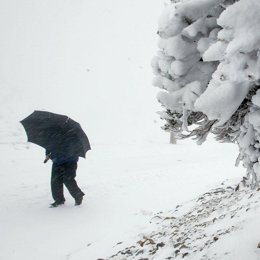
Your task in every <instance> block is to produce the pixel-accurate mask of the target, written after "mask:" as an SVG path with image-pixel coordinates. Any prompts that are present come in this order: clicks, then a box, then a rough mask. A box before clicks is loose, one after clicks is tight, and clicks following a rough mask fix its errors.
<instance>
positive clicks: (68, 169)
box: [63, 163, 85, 205]
mask: <svg viewBox="0 0 260 260" xmlns="http://www.w3.org/2000/svg"><path fill="white" fill-rule="evenodd" d="M63 167H64V173H63V183H64V184H65V186H66V188H67V189H68V191H69V193H70V194H71V196H72V197H73V198H74V199H75V203H76V205H80V204H81V202H82V199H83V196H84V195H85V194H84V192H83V191H82V190H81V189H80V188H79V186H78V184H77V182H76V180H75V177H76V170H77V163H73V164H64V165H63Z"/></svg>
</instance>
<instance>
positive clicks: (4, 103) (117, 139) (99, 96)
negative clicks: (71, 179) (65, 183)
mask: <svg viewBox="0 0 260 260" xmlns="http://www.w3.org/2000/svg"><path fill="white" fill-rule="evenodd" d="M210 2H211V4H212V3H213V2H214V1H210ZM218 2H220V1H218ZM194 3H196V1H195V2H194ZM160 8H162V3H161V2H159V1H156V0H153V1H148V0H145V1H142V2H140V1H137V0H131V1H130V0H127V1H119V0H112V1H104V0H101V1H82V0H80V1H71V0H55V1H53V0H45V1H32V0H22V1H20V0H19V1H18V0H3V1H0V24H1V26H0V35H1V41H0V58H1V63H0V82H1V96H0V104H1V109H0V120H1V125H0V154H1V156H0V164H1V168H2V170H1V172H0V176H1V189H0V204H1V207H0V231H1V236H0V245H1V250H0V259H3V260H25V259H26V260H35V259H37V260H46V259H48V260H62V259H63V260H64V259H70V260H82V259H87V260H94V259H98V258H106V257H109V256H110V255H112V254H113V253H115V252H116V251H117V249H118V247H116V248H115V246H116V245H117V244H118V243H121V242H122V244H120V246H121V247H122V248H123V247H124V246H125V245H126V244H129V243H132V242H136V237H137V235H138V234H139V233H141V232H145V231H147V230H149V228H150V227H149V220H150V218H151V217H152V216H153V214H155V213H157V212H159V211H168V210H171V209H173V208H174V207H175V206H176V205H178V204H180V203H183V202H185V201H188V200H191V199H193V198H194V197H195V196H198V195H199V194H201V193H203V192H206V191H207V190H208V189H211V188H214V187H215V186H216V185H218V184H219V183H221V182H222V181H223V180H226V179H232V181H234V182H235V183H236V182H238V181H239V180H240V178H241V177H242V175H243V173H244V169H242V168H235V167H234V161H235V156H236V153H237V151H236V147H235V146H233V145H230V144H225V145H224V144H217V143H216V142H214V141H213V140H212V139H210V140H209V142H208V143H207V144H205V145H203V146H197V145H196V144H195V143H193V142H191V141H189V140H188V141H185V142H182V143H178V144H177V145H170V144H168V142H169V140H168V139H169V137H168V135H167V134H165V133H164V132H162V131H161V130H160V127H159V125H160V124H159V123H158V122H157V121H156V120H157V116H156V111H157V110H159V109H158V105H157V101H156V99H155V90H153V88H152V87H151V77H152V76H151V69H150V58H151V57H152V55H153V53H154V50H155V49H156V34H155V32H156V27H157V24H156V18H157V17H158V10H160ZM201 11H203V10H201ZM195 85H196V84H195ZM195 85H193V86H194V87H196V90H198V91H199V86H195ZM191 86H192V85H191ZM192 100H193V99H192ZM190 105H193V103H191V104H190ZM36 109H43V110H50V111H52V112H56V113H61V114H66V115H69V116H71V117H72V118H73V119H75V120H77V121H79V122H80V123H81V125H82V127H83V128H84V129H85V130H86V133H87V134H88V136H89V139H90V142H91V145H92V150H91V151H90V152H88V153H87V158H86V160H83V159H80V161H79V168H78V173H77V180H78V184H79V186H80V187H81V188H82V190H83V191H84V192H85V193H86V196H85V197H84V201H83V205H82V206H80V207H75V206H74V201H73V199H72V198H71V197H70V195H69V194H68V192H67V191H66V192H65V196H66V204H65V205H64V206H62V207H59V208H55V209H51V208H49V207H48V205H49V203H51V202H52V198H51V194H50V184H49V182H50V171H51V163H48V164H43V163H42V161H43V159H44V158H43V157H44V150H43V149H42V148H40V147H38V146H36V145H33V144H28V143H26V136H25V132H24V130H23V128H22V126H21V125H20V123H19V121H20V120H22V119H23V118H24V117H25V116H27V115H28V114H30V113H31V112H32V111H33V110H36ZM254 221H256V218H254ZM253 224H257V226H254V225H253ZM248 226H249V227H248V231H249V232H251V231H252V230H253V229H255V227H258V226H259V225H258V223H255V222H252V223H251V224H250V225H249V224H248ZM231 238H232V239H234V240H238V239H239V237H237V236H233V237H231ZM243 241H244V240H243ZM255 242H256V241H255V237H252V238H251V237H248V240H247V243H248V244H247V245H248V246H246V247H238V248H237V247H236V246H233V245H232V244H231V243H230V245H229V246H230V247H231V250H236V252H237V255H238V256H239V255H241V256H245V255H249V256H251V255H252V250H253V249H252V248H255V247H256V245H255ZM219 250H221V247H220V249H219ZM239 253H241V254H239ZM162 258H163V256H162ZM237 259H238V260H239V258H237ZM242 259H245V258H241V260H242ZM251 259H252V258H251Z"/></svg>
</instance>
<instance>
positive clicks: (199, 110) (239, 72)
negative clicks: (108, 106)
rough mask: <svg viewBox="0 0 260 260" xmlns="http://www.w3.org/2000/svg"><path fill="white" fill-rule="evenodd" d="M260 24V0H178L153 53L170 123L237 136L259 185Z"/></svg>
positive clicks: (202, 134) (228, 138)
mask: <svg viewBox="0 0 260 260" xmlns="http://www.w3.org/2000/svg"><path fill="white" fill-rule="evenodd" d="M259 24H260V1H259V0H237V1H235V0H180V1H176V0H175V1H172V2H171V3H169V4H168V5H167V6H166V7H165V10H164V11H163V13H162V15H161V17H160V19H159V30H158V34H159V36H160V40H159V52H158V54H157V56H156V57H154V58H153V60H152V67H153V70H154V74H155V75H156V76H155V79H154V81H153V84H154V85H155V86H157V87H159V88H161V89H162V91H160V92H159V94H158V97H157V98H158V100H159V102H160V103H161V104H162V106H163V107H164V111H163V112H160V116H161V118H163V119H164V120H165V121H166V123H165V125H164V127H163V128H164V129H165V130H169V131H175V132H176V136H179V137H180V138H184V137H190V136H193V137H195V139H197V141H198V143H202V142H203V141H205V139H206V137H207V135H208V133H210V132H211V133H213V134H215V136H216V139H217V140H219V141H221V142H235V143H237V144H238V146H239V150H240V154H239V156H238V160H237V162H239V161H241V160H242V161H243V164H244V166H245V167H246V169H247V173H248V179H249V180H251V184H252V185H253V186H255V185H258V184H259V181H260V150H259V149H260V90H258V89H259V88H260V87H259V86H260V60H259V54H260V51H259V50H260V31H259ZM189 125H195V126H196V128H195V129H194V127H192V130H190V129H189V128H188V126H189Z"/></svg>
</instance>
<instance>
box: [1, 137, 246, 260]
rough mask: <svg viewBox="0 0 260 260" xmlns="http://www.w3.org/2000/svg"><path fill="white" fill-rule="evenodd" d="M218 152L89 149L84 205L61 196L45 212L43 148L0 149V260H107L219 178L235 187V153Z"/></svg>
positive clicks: (188, 146)
mask: <svg viewBox="0 0 260 260" xmlns="http://www.w3.org/2000/svg"><path fill="white" fill-rule="evenodd" d="M224 147H225V148H224V149H223V146H222V145H219V144H216V143H210V144H208V145H205V146H197V145H195V144H194V143H193V144H192V143H190V142H186V143H182V144H178V145H170V144H167V143H150V144H149V143H143V144H132V145H131V144H129V145H94V146H93V150H92V151H91V152H90V153H89V154H88V157H87V159H86V161H85V160H80V162H79V169H78V177H77V180H78V183H79V185H80V187H81V188H82V189H83V190H84V192H85V193H86V196H85V200H84V201H83V205H82V206H81V207H79V208H76V207H75V206H74V201H73V199H72V198H71V197H70V196H69V194H68V193H67V192H66V193H65V197H66V200H67V201H66V204H65V205H64V206H63V207H60V208H55V209H50V208H48V204H49V203H51V202H52V198H51V194H50V187H49V181H50V167H51V164H50V163H49V164H47V165H46V164H43V163H42V160H43V156H42V149H41V148H38V149H36V148H35V147H34V146H33V145H30V146H28V147H27V148H28V149H26V146H24V145H13V146H12V145H1V146H0V149H1V150H0V152H1V155H2V156H1V158H0V163H1V165H4V171H1V189H0V201H1V208H0V223H1V224H0V225H1V236H0V244H1V250H0V259H8V260H21V259H22V260H23V259H28V260H34V259H39V260H45V259H49V260H61V259H71V260H76V259H77V260H82V259H89V260H95V259H98V258H106V257H109V256H111V255H112V254H114V253H115V252H117V251H118V250H119V248H120V247H121V248H125V247H126V246H127V245H129V243H130V244H133V243H136V242H137V235H138V234H140V233H148V231H149V230H151V228H150V224H149V221H150V219H151V218H152V217H153V216H154V214H156V213H158V212H160V211H166V212H168V211H169V210H172V209H174V208H175V207H176V206H177V205H179V204H182V203H184V202H185V201H188V200H191V199H193V198H194V197H196V196H198V195H200V194H201V193H205V192H207V191H208V190H209V189H212V188H214V187H215V186H216V185H219V184H220V183H221V182H222V181H223V180H226V179H229V178H232V179H234V178H235V181H234V182H238V181H239V180H240V178H241V176H242V174H243V169H240V168H235V167H234V160H235V152H236V151H235V147H234V146H233V145H224ZM122 151H123V152H122ZM199 180H200V182H199ZM119 242H123V243H122V244H120V245H119V246H116V244H117V243H119ZM115 246H116V247H115Z"/></svg>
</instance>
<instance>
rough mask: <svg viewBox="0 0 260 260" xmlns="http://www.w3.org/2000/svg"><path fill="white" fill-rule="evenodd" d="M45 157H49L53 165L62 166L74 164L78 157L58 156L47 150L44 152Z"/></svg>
mask: <svg viewBox="0 0 260 260" xmlns="http://www.w3.org/2000/svg"><path fill="white" fill-rule="evenodd" d="M45 154H46V156H49V157H50V159H51V160H52V162H53V164H55V165H63V164H75V163H77V162H78V160H79V157H78V156H71V155H66V154H58V153H52V152H50V151H48V150H46V152H45Z"/></svg>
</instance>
